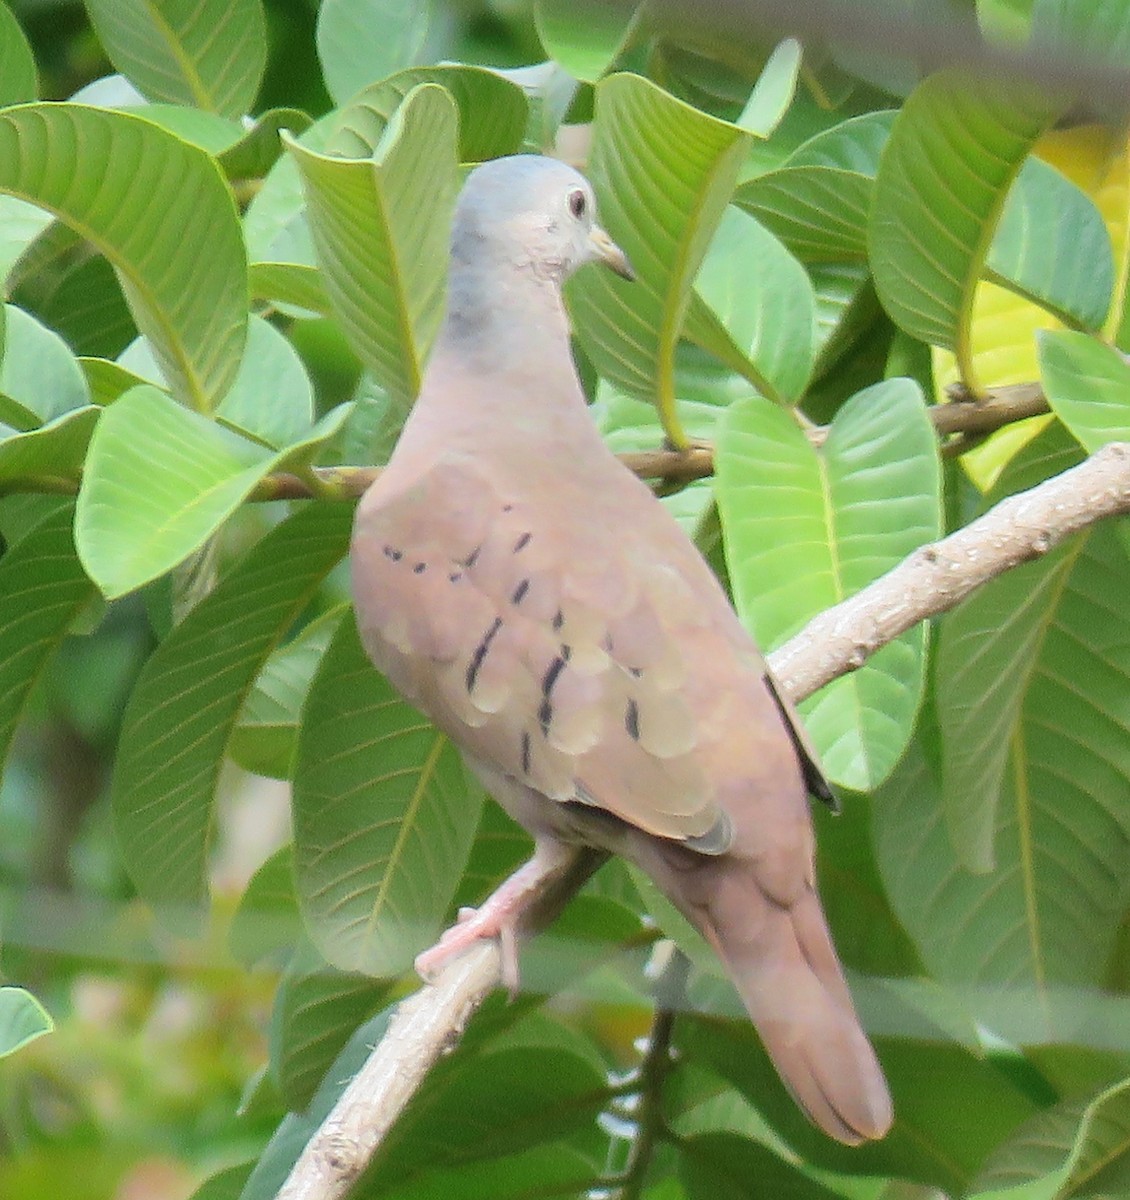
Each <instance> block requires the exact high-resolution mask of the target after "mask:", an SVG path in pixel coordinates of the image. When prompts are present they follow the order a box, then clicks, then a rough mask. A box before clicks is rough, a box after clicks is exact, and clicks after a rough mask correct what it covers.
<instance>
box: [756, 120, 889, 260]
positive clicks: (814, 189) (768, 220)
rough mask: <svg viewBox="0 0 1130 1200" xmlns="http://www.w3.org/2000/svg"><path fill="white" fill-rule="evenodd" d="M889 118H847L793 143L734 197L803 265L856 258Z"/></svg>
mask: <svg viewBox="0 0 1130 1200" xmlns="http://www.w3.org/2000/svg"><path fill="white" fill-rule="evenodd" d="M893 121H894V113H889V112H878V113H868V114H867V115H865V116H861V117H852V118H851V119H849V120H847V121H844V122H842V123H841V124H839V125H837V126H835V127H834V128H832V129H830V130H826V131H824V132H822V133H819V134H817V135H816V137H814V138H810V139H809V140H808V141H807V142H805V143H804V144H803V145H801V146H800V147H799V148H798V149H797V150H796V151H795V152H794V153H793V154H792V155H790V156H789V158H788V159H786V160H785V162H784V163H783V164H782V165H781V166H780V167H779V168H778V169H776V170H774V171H766V172H765V173H763V174H761V175H758V176H757V177H756V178H754V179H752V180H750V181H749V182H747V183H744V184H742V186H741V187H740V188H738V190H737V191H736V192H735V193H734V203H735V204H736V205H738V206H739V207H741V208H744V209H746V210H747V211H748V212H750V213H751V214H752V215H753V216H755V217H756V218H757V219H758V220H759V221H760V222H761V223H762V224H763V225H764V226H765V227H766V228H767V229H769V230H770V231H771V232H773V233H774V234H776V236H777V237H779V238H780V239H781V241H783V242H784V243H785V245H786V246H787V247H788V249H789V250H790V251H792V253H793V254H795V255H796V256H797V257H798V258H800V259H801V260H802V261H804V262H829V261H839V260H844V259H863V258H864V257H865V256H866V253H867V218H868V213H869V211H870V207H871V195H872V191H873V190H874V180H875V173H876V171H877V170H878V165H879V155H880V153H881V151H882V148H883V146H884V145H885V143H886V141H887V138H888V136H889V133H890V128H891V124H892V123H893Z"/></svg>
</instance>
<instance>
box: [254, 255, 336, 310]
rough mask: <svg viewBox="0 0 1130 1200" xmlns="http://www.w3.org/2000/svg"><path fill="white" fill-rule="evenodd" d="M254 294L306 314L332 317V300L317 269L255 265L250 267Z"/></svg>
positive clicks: (281, 263)
mask: <svg viewBox="0 0 1130 1200" xmlns="http://www.w3.org/2000/svg"><path fill="white" fill-rule="evenodd" d="M248 275H249V281H250V284H251V295H252V297H253V298H254V299H256V300H271V301H277V302H279V303H280V304H289V305H292V306H293V307H295V308H299V309H302V310H304V314H305V315H310V314H316V315H320V316H323V317H328V316H329V315H330V308H331V306H330V298H329V296H327V295H326V289H325V287H324V286H323V284H322V274H321V272H320V271H319V270H318V268H317V267H314V266H306V265H304V264H302V263H289V262H254V263H252V264H251V266H250V267H249V268H248Z"/></svg>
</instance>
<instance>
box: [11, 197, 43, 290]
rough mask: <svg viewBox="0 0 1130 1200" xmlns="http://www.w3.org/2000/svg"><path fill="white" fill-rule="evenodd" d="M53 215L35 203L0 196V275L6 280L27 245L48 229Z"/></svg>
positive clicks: (25, 250)
mask: <svg viewBox="0 0 1130 1200" xmlns="http://www.w3.org/2000/svg"><path fill="white" fill-rule="evenodd" d="M52 219H53V218H52V216H51V214H50V213H48V212H44V211H43V209H41V208H37V207H36V206H35V205H34V204H28V203H27V202H26V201H24V200H17V199H16V198H15V197H14V196H2V195H0V278H3V279H4V281H5V283H8V282H9V280H10V277H11V276H12V275H13V273H14V272H13V268H14V267H15V266H16V265H17V263H19V262H20V260H21V259H22V258H23V256H24V254H25V253H26V252H27V250H28V247H29V246H31V245H32V244H33V243H34V242H35V240H36V239H37V238H38V237H40V236H41V235H42V234H43V233H44V232H45V230H47V229H48V228H49V227H50V225H51V222H52Z"/></svg>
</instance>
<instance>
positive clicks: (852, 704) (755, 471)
mask: <svg viewBox="0 0 1130 1200" xmlns="http://www.w3.org/2000/svg"><path fill="white" fill-rule="evenodd" d="M715 470H716V477H715V491H716V494H717V497H718V505H719V509H720V512H721V516H722V531H723V538H724V542H725V546H726V560H727V563H728V566H729V571H730V579H731V582H732V584H733V589H734V599H735V603H736V606H737V609H738V612H739V613H740V614H741V616H742V619H743V620H744V621H745V622H746V624H747V626H748V627H749V628H750V629H751V630H752V632H753V633H754V634H755V635H756V637H757V638H758V640H759V641H760V642H761V643H762V644H763V645H764V646H765V647H766V648H768V649H771V648H773V647H775V646H778V645H780V644H781V643H782V642H784V641H786V640H787V639H788V638H789V637H790V636H791V635H792V634H794V633H796V632H797V631H798V630H799V629H800V628H801V627H802V626H803V625H804V624H805V623H806V622H807V621H808V620H810V619H811V618H812V617H813V616H815V615H816V614H817V613H819V612H822V611H823V610H824V609H826V608H830V607H831V606H832V605H834V604H837V603H839V602H840V601H841V600H844V599H846V598H847V597H848V596H851V595H853V594H854V593H855V592H857V591H859V590H860V588H862V587H864V586H866V585H867V584H868V583H870V582H871V581H872V580H874V579H876V578H877V577H878V576H879V575H881V574H883V573H884V572H885V571H887V570H889V569H890V568H891V567H893V566H895V565H896V564H897V563H899V562H901V561H902V559H903V558H905V557H906V555H907V554H909V553H910V552H911V551H912V550H914V549H915V548H916V547H917V546H920V545H922V544H923V543H924V542H928V541H930V540H932V539H933V538H935V537H937V536H938V532H939V526H940V504H941V502H940V470H939V466H938V455H937V447H936V440H935V438H934V434H933V428H932V426H931V424H930V421H929V419H928V417H927V414H926V410H925V406H924V405H923V402H922V396H921V393H920V392H919V390H918V387H917V386H916V385H915V384H914V383H912V382H911V381H910V380H907V379H893V380H888V381H886V382H885V383H880V384H876V385H875V386H873V387H870V388H867V389H866V390H865V391H862V392H860V393H858V394H857V395H856V396H854V397H853V398H852V399H851V400H850V401H849V402H848V403H847V404H845V405H844V406H843V408H842V409H841V410H840V411H839V413H838V414H837V415H836V418H835V420H834V421H833V423H832V426H831V429H830V431H829V434H828V438H827V440H826V441H825V443H824V445H823V446H822V447H821V448H820V450H819V451H817V450H815V449H813V448H812V446H811V445H810V444H809V442H808V440H807V438H806V437H805V436H804V434H803V432H802V431H801V429H800V427H799V426H798V425H797V423H796V421H795V420H794V418H793V417H792V416H791V415H789V414H788V413H786V412H783V411H782V410H781V409H779V408H776V407H774V406H773V405H771V404H769V403H768V402H767V401H765V400H748V401H741V402H739V403H737V404H735V405H732V406H731V407H730V409H728V410H727V413H726V415H725V417H724V418H723V420H722V424H721V426H720V427H719V432H718V444H717V449H716V465H715ZM786 531H787V532H786ZM924 650H925V630H924V628H923V627H922V626H918V627H916V628H915V629H913V630H911V631H909V632H908V633H906V634H904V635H902V637H900V638H898V639H896V640H895V641H894V642H891V643H890V644H889V645H887V646H885V647H884V648H883V649H882V650H881V651H879V653H878V654H876V655H874V656H873V657H872V658H871V659H870V660H869V661H868V662H867V663H865V664H864V666H863V667H862V668H860V670H858V671H856V672H853V673H852V674H851V675H849V676H845V677H843V678H841V679H838V680H836V681H834V682H833V683H832V684H830V685H829V686H828V687H826V688H824V689H823V690H822V691H821V692H819V693H818V694H817V695H816V696H814V697H812V698H811V699H810V700H808V701H806V702H805V704H804V705H803V706H802V712H803V713H804V714H805V724H806V725H807V726H808V729H809V731H810V732H811V734H812V736H813V738H814V739H815V741H816V744H817V746H818V747H819V748H820V750H821V753H822V755H823V757H824V765H825V768H826V770H827V771H828V773H829V775H830V776H831V778H832V779H834V780H836V781H838V782H840V783H843V784H845V785H847V786H849V787H853V788H856V789H857V790H860V791H867V790H869V789H870V788H872V787H874V786H875V784H876V783H877V782H878V781H879V780H881V779H883V778H884V777H885V776H886V775H887V773H888V772H889V771H890V769H891V768H892V767H893V766H894V764H895V763H896V762H897V761H898V757H899V755H900V754H901V753H902V750H903V748H904V747H905V745H906V742H907V739H908V738H909V737H910V734H911V731H912V729H913V726H914V718H915V715H916V713H917V711H918V703H919V699H920V696H921V692H922V686H923V669H924Z"/></svg>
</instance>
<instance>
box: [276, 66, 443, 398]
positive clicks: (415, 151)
mask: <svg viewBox="0 0 1130 1200" xmlns="http://www.w3.org/2000/svg"><path fill="white" fill-rule="evenodd" d="M455 132H456V110H455V105H454V104H453V103H452V100H451V98H450V96H449V95H448V94H447V93H446V92H445V91H444V90H443V89H442V88H440V87H437V86H436V85H435V84H425V85H423V86H422V87H419V88H416V89H415V90H414V91H412V92H411V93H410V94H409V96H408V97H407V98H406V99H405V101H404V103H403V104H402V105H401V106H400V108H398V109H397V111H396V116H395V117H394V119H393V121H392V122H391V124H390V125H389V126H388V128H387V129H386V130H385V132H384V135H383V136H382V138H381V141H380V144H379V145H378V146H377V147H376V149H375V152H374V157H373V159H367V158H366V159H344V158H330V157H328V156H326V155H322V154H317V153H315V152H314V151H312V150H308V149H306V148H305V147H304V146H302V145H301V144H300V143H298V142H293V141H291V142H289V143H288V145H289V148H290V151H291V153H292V155H293V156H294V158H295V160H296V161H297V163H298V167H299V170H300V171H301V173H302V180H303V185H304V188H305V191H306V201H307V207H308V214H309V219H310V226H311V229H312V231H313V234H314V241H315V244H316V246H317V250H318V258H319V261H320V264H321V268H322V274H323V280H324V283H325V286H326V291H327V292H328V293H329V296H330V300H331V301H332V303H333V306H334V310H335V311H336V313H337V315H338V319H339V320H340V321H341V324H342V327H343V329H344V331H345V333H346V336H347V337H348V338H349V340H350V343H351V345H352V346H353V348H354V349H355V350H356V351H357V353H358V355H359V356H360V358H361V361H362V362H363V363H364V364H365V365H366V366H367V367H368V368H369V369H370V370H371V371H372V373H373V374H374V376H375V377H376V378H377V380H378V381H379V382H380V383H381V384H382V386H384V387H386V388H388V390H389V391H391V392H395V393H396V394H398V395H400V396H405V397H413V396H415V395H416V393H417V392H418V391H419V388H420V378H421V374H422V370H423V361H424V357H425V355H426V354H427V350H428V347H429V346H430V344H431V340H432V338H433V337H434V335H435V332H436V330H437V328H438V325H439V318H440V298H441V296H442V293H443V285H444V280H445V277H446V272H447V238H448V231H449V228H450V217H451V211H452V207H453V205H454V202H455V188H456V161H455Z"/></svg>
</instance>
